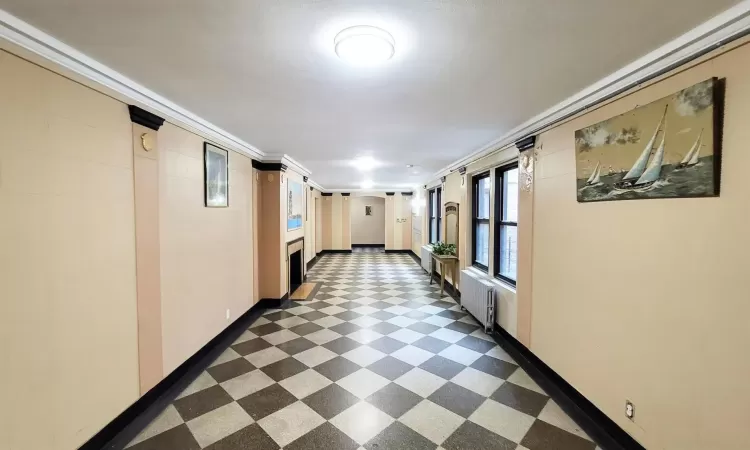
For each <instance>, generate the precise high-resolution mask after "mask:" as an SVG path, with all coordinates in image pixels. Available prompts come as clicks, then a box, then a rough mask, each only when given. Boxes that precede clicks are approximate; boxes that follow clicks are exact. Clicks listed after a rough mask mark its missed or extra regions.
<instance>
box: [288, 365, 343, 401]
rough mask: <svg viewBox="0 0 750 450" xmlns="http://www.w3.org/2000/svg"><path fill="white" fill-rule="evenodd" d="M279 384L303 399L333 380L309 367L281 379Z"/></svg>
mask: <svg viewBox="0 0 750 450" xmlns="http://www.w3.org/2000/svg"><path fill="white" fill-rule="evenodd" d="M279 384H280V385H281V387H283V388H284V389H286V390H287V391H289V392H291V393H292V394H294V396H295V397H297V398H299V399H302V398H305V397H307V396H308V395H310V394H312V393H314V392H318V391H319V390H321V389H323V388H324V387H326V386H328V385H329V384H331V380H329V379H328V378H326V377H324V376H323V375H321V374H319V373H318V372H316V371H314V370H311V369H308V370H305V371H304V372H300V373H298V374H297V375H294V376H291V377H289V378H287V379H285V380H281V381H279Z"/></svg>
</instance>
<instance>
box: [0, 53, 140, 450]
mask: <svg viewBox="0 0 750 450" xmlns="http://www.w3.org/2000/svg"><path fill="white" fill-rule="evenodd" d="M0 79H2V80H3V81H2V82H1V83H0V105H2V106H0V131H1V132H2V133H1V134H2V136H3V142H2V145H0V249H2V250H0V299H2V301H0V330H2V331H0V333H1V334H2V338H0V355H2V366H3V375H2V383H0V398H2V408H1V409H2V412H0V448H3V449H13V450H38V449H45V450H47V449H49V450H58V449H59V450H69V449H72V448H76V447H78V446H79V445H81V444H82V443H83V442H85V441H86V440H87V439H89V438H90V437H91V436H92V435H93V434H94V433H96V432H97V431H99V429H100V428H101V427H102V426H104V425H105V424H107V423H108V422H109V421H110V420H112V419H113V418H114V417H115V416H116V415H117V414H119V413H120V412H122V411H123V410H124V409H125V408H126V407H127V406H129V405H130V404H131V403H132V402H133V401H135V400H136V399H137V398H138V395H139V379H138V336H137V322H136V321H137V316H136V284H135V276H136V274H135V217H134V189H133V150H132V138H131V128H132V127H131V122H130V119H129V117H128V111H127V107H126V106H125V105H123V104H122V103H120V102H117V101H115V100H112V99H110V98H108V97H105V96H103V95H101V94H98V93H96V92H95V91H92V90H90V89H88V88H85V87H83V86H81V85H79V84H76V83H73V82H70V81H69V80H67V79H64V78H62V77H60V76H58V75H55V74H53V73H51V72H48V71H46V70H44V69H41V68H39V67H37V66H35V65H32V64H30V63H28V62H26V61H23V60H21V59H19V58H17V57H15V56H13V55H10V54H8V53H5V52H3V51H0Z"/></svg>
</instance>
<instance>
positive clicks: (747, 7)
mask: <svg viewBox="0 0 750 450" xmlns="http://www.w3.org/2000/svg"><path fill="white" fill-rule="evenodd" d="M748 33H750V0H744V1H742V2H740V3H738V4H737V5H735V6H733V7H731V8H729V9H727V10H726V11H724V12H723V13H720V14H718V15H716V16H714V17H712V18H711V19H709V20H707V21H706V22H703V23H702V24H700V25H698V26H697V27H695V28H693V29H692V30H690V31H688V32H687V33H685V34H683V35H681V36H679V37H677V38H676V39H674V40H672V41H670V42H668V43H667V44H665V45H662V46H661V47H659V48H657V49H656V50H654V51H652V52H650V53H648V54H646V55H644V56H642V57H641V58H639V59H637V60H635V61H634V62H632V63H630V64H628V65H627V66H625V67H623V68H621V69H620V70H618V71H616V72H614V73H612V74H611V75H609V76H607V77H604V78H602V79H601V80H599V81H597V82H595V83H594V84H592V85H590V86H589V87H587V88H585V89H583V90H581V91H580V92H578V93H576V94H574V95H573V96H571V97H568V98H567V99H565V100H563V101H562V102H560V103H558V104H557V105H555V106H553V107H551V108H549V109H547V110H546V111H544V112H542V113H541V114H538V115H536V116H534V117H532V118H531V119H529V120H527V121H526V122H524V123H523V124H521V125H519V126H517V127H516V128H513V129H512V130H510V131H509V132H508V133H506V134H505V135H503V136H502V137H501V138H499V139H496V140H494V141H492V142H490V143H488V144H487V145H485V146H483V147H481V148H479V149H478V150H475V151H474V152H472V153H470V154H469V155H467V156H465V157H463V158H460V159H457V160H456V161H454V162H453V163H451V164H449V165H447V166H445V167H443V168H442V169H440V170H439V171H438V172H435V173H434V174H433V176H432V178H431V179H432V180H435V179H438V178H441V177H444V176H446V175H448V174H449V173H451V172H453V171H455V170H457V169H458V168H460V167H462V166H468V165H469V164H471V163H472V162H474V161H476V160H478V159H481V158H484V157H486V156H488V155H490V154H492V153H495V152H496V151H499V150H502V149H504V148H506V147H509V146H512V145H514V144H515V142H516V141H518V140H519V139H521V138H524V137H526V136H529V135H534V134H538V132H539V131H541V130H543V129H545V128H547V127H549V126H551V125H553V124H555V123H557V122H560V121H562V120H565V119H566V118H569V117H572V116H574V115H576V114H578V113H580V112H582V111H584V110H585V109H587V108H590V107H592V106H594V105H596V104H598V103H601V102H603V101H606V100H608V99H610V98H612V97H615V96H617V95H620V94H622V93H624V92H626V91H628V90H630V89H632V88H634V87H636V86H638V84H640V83H644V82H646V81H649V80H652V79H654V78H655V77H658V76H660V75H662V74H664V73H666V72H668V71H670V70H673V69H674V68H676V67H679V66H681V65H683V64H685V63H687V62H690V61H691V60H693V59H695V58H698V57H700V56H703V55H705V54H706V53H708V52H710V51H712V50H715V49H716V48H718V47H721V46H722V45H726V44H728V43H729V42H731V41H733V40H735V39H738V38H741V37H743V36H745V35H747V34H748Z"/></svg>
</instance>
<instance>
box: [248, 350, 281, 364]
mask: <svg viewBox="0 0 750 450" xmlns="http://www.w3.org/2000/svg"><path fill="white" fill-rule="evenodd" d="M288 357H289V355H287V354H286V352H283V351H281V350H280V349H278V348H276V347H268V348H266V349H263V350H261V351H259V352H255V353H251V354H249V355H247V356H245V359H246V360H248V361H250V362H251V363H252V364H253V365H254V366H255V367H265V366H267V365H269V364H273V363H275V362H276V361H281V360H282V359H284V358H288Z"/></svg>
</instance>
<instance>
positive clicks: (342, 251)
mask: <svg viewBox="0 0 750 450" xmlns="http://www.w3.org/2000/svg"><path fill="white" fill-rule="evenodd" d="M351 252H352V251H351V250H323V251H322V252H320V253H318V254H321V253H322V254H326V253H351Z"/></svg>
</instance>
